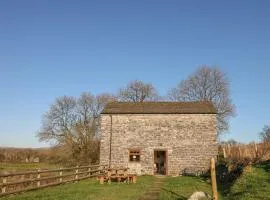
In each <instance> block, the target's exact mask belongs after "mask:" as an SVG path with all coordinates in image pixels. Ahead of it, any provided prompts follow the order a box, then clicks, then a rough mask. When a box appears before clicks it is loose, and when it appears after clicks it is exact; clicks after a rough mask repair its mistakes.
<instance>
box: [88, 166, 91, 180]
mask: <svg viewBox="0 0 270 200" xmlns="http://www.w3.org/2000/svg"><path fill="white" fill-rule="evenodd" d="M91 175H92V173H91V168H90V167H88V176H89V178H91Z"/></svg>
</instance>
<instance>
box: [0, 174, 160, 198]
mask: <svg viewBox="0 0 270 200" xmlns="http://www.w3.org/2000/svg"><path fill="white" fill-rule="evenodd" d="M155 179H156V178H155V177H153V176H141V177H138V180H137V183H135V184H126V183H115V182H113V183H111V184H107V183H105V184H104V185H101V184H99V182H98V181H96V180H94V179H93V180H85V181H80V182H79V183H68V184H65V185H61V186H56V187H51V188H45V189H40V190H37V191H31V192H27V193H24V194H18V195H15V196H12V197H4V198H3V199H1V200H36V199H40V200H58V199H59V200H90V199H91V200H92V199H95V200H136V199H139V197H140V195H142V194H143V193H144V192H145V191H147V190H148V189H149V187H151V186H152V184H153V182H154V180H155Z"/></svg>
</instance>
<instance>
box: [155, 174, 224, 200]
mask: <svg viewBox="0 0 270 200" xmlns="http://www.w3.org/2000/svg"><path fill="white" fill-rule="evenodd" d="M196 191H203V192H206V193H208V194H210V195H211V193H212V192H211V185H210V184H209V183H208V182H206V181H205V180H204V179H202V178H198V177H167V178H166V179H165V182H164V185H163V190H162V192H161V193H160V197H159V199H160V200H163V199H166V200H186V199H187V198H188V197H189V196H190V195H191V194H193V193H194V192H196ZM220 199H221V198H220Z"/></svg>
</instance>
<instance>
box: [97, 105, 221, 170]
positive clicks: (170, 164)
mask: <svg viewBox="0 0 270 200" xmlns="http://www.w3.org/2000/svg"><path fill="white" fill-rule="evenodd" d="M100 123H101V144H100V164H107V165H109V166H110V167H115V168H120V167H128V168H129V170H130V172H131V173H136V174H138V175H140V174H150V175H154V174H163V175H180V174H182V173H183V172H184V171H191V173H192V171H193V172H197V171H206V170H208V169H209V163H210V158H212V157H216V156H217V153H218V146H217V130H216V110H215V108H214V106H213V104H212V103H210V102H143V103H129V102H113V103H108V104H107V106H106V107H105V109H104V110H103V112H102V113H101V121H100Z"/></svg>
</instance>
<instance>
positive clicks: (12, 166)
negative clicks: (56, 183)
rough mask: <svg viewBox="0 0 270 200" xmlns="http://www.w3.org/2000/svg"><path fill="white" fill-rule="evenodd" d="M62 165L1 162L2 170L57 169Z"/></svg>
mask: <svg viewBox="0 0 270 200" xmlns="http://www.w3.org/2000/svg"><path fill="white" fill-rule="evenodd" d="M59 167H60V166H58V165H53V164H49V163H2V162H0V172H3V171H7V172H13V171H28V170H36V169H57V168H59Z"/></svg>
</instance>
